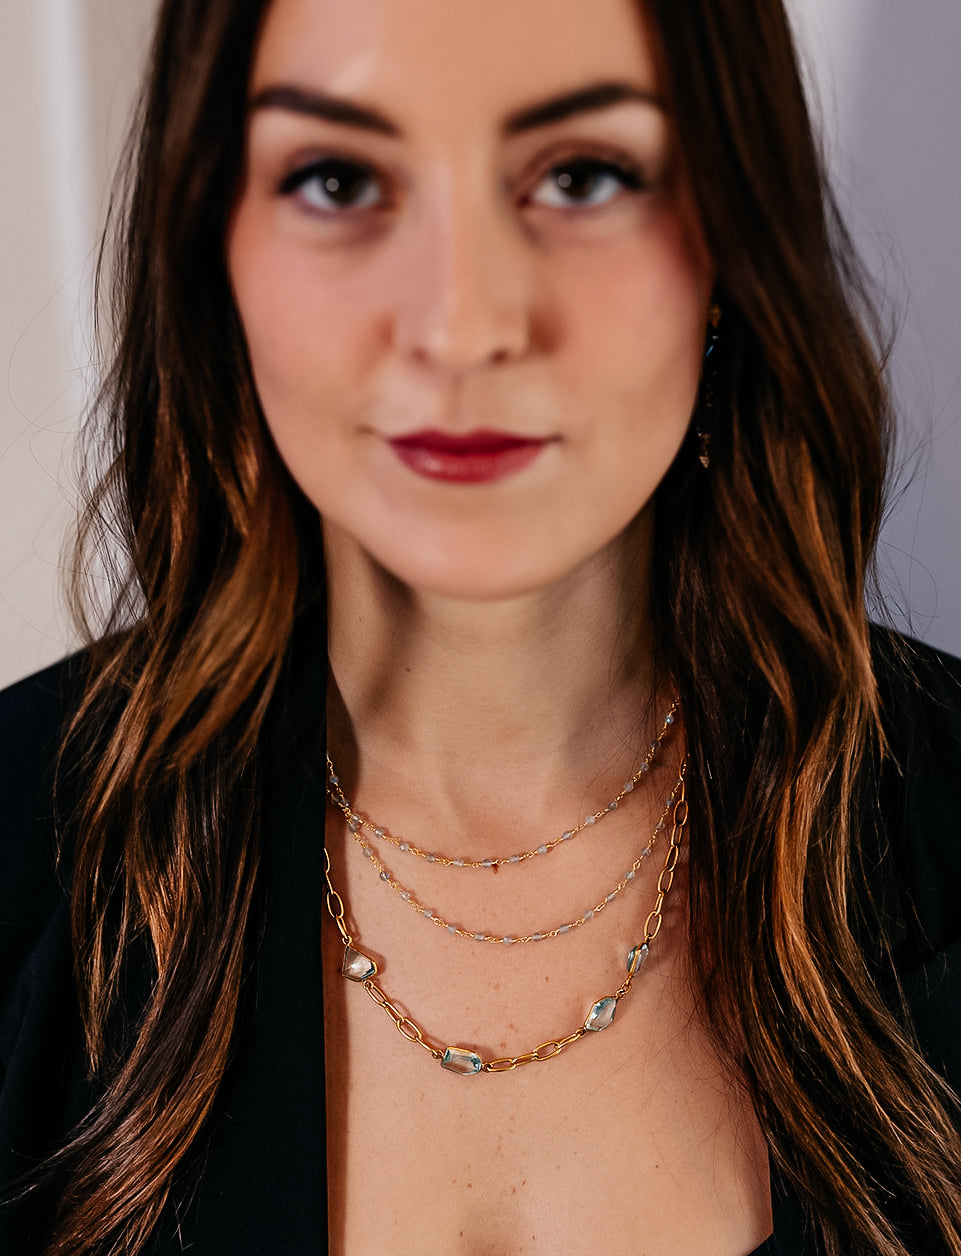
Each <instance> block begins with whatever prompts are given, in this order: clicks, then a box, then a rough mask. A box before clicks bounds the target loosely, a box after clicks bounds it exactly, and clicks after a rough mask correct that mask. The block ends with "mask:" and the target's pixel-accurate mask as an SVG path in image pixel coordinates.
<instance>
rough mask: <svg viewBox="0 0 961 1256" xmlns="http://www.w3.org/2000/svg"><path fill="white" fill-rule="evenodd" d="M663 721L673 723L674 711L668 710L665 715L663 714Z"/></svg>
mask: <svg viewBox="0 0 961 1256" xmlns="http://www.w3.org/2000/svg"><path fill="white" fill-rule="evenodd" d="M664 723H665V724H673V723H674V712H673V711H669V712H668V713H667V715H665V716H664Z"/></svg>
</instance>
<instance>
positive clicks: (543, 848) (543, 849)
mask: <svg viewBox="0 0 961 1256" xmlns="http://www.w3.org/2000/svg"><path fill="white" fill-rule="evenodd" d="M537 853H538V854H539V855H546V854H547V847H546V846H538V848H537Z"/></svg>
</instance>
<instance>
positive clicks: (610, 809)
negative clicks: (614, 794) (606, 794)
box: [607, 798, 617, 811]
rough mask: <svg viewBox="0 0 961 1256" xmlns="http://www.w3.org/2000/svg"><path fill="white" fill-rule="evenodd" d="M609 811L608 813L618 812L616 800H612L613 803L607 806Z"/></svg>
mask: <svg viewBox="0 0 961 1256" xmlns="http://www.w3.org/2000/svg"><path fill="white" fill-rule="evenodd" d="M607 809H608V811H616V810H617V799H616V798H614V799H612V800H611V801H610V802H609V803H608V804H607Z"/></svg>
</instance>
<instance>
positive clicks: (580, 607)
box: [325, 527, 669, 808]
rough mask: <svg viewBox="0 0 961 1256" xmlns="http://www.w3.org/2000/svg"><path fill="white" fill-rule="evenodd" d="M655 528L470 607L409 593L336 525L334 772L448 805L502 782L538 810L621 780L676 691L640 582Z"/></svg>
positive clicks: (332, 582)
mask: <svg viewBox="0 0 961 1256" xmlns="http://www.w3.org/2000/svg"><path fill="white" fill-rule="evenodd" d="M647 539H648V536H647V533H646V532H645V533H644V535H643V536H640V537H638V536H637V535H636V534H635V535H633V536H632V537H631V538H630V545H628V541H627V539H625V540H624V541H622V542H621V543H619V544H617V545H616V546H615V547H612V548H611V549H609V550H607V551H605V552H604V553H603V554H602V555H599V556H597V557H596V558H594V559H592V560H590V561H588V562H587V563H585V564H583V565H582V566H581V567H580V568H578V569H577V570H576V571H574V572H571V573H569V574H568V575H567V576H566V577H565V578H564V580H563V581H561V582H559V583H558V584H555V585H552V586H550V587H548V588H545V589H539V590H537V591H536V592H532V593H525V594H523V595H518V596H515V597H512V598H509V599H504V600H500V601H485V602H469V601H464V600H458V599H453V598H448V597H444V596H442V595H440V594H434V593H424V592H419V591H414V590H411V589H410V588H408V587H406V586H404V585H402V584H400V583H399V582H398V581H396V580H395V579H393V578H392V577H391V576H390V575H389V574H388V573H386V572H385V571H384V570H383V569H382V568H380V567H379V566H378V565H377V564H376V563H375V562H374V561H373V560H372V559H371V558H370V557H369V555H367V554H366V553H364V551H362V550H361V549H360V548H359V547H358V546H357V545H356V544H355V543H354V542H353V541H352V539H351V538H349V537H348V536H346V535H345V534H343V533H341V532H339V531H337V530H335V529H332V528H330V527H327V528H326V529H325V548H326V552H327V579H328V588H329V598H330V611H329V649H330V665H331V672H332V677H333V685H332V687H331V688H332V704H331V710H330V712H329V739H330V745H331V750H332V753H333V756H334V759H335V762H337V763H338V767H339V768H340V767H341V766H342V765H345V770H346V771H347V772H348V774H349V775H355V773H356V778H357V779H358V780H359V781H360V782H361V783H362V784H363V782H364V780H365V779H367V778H369V777H373V776H374V775H375V774H376V776H377V777H378V779H380V780H383V779H385V778H391V779H394V780H396V778H397V777H398V776H402V777H403V778H406V780H407V781H417V782H418V783H419V786H420V787H421V788H425V789H428V790H430V792H431V793H432V794H433V795H435V796H440V797H447V798H448V799H450V802H451V805H452V808H453V807H456V806H457V805H458V804H460V805H463V804H465V803H468V802H469V800H470V799H471V798H472V797H473V798H475V799H476V798H483V797H485V796H486V795H489V794H490V791H491V782H492V781H496V782H497V791H498V793H499V794H500V795H501V796H503V797H504V798H514V797H520V796H523V797H525V798H526V799H527V800H528V801H529V802H530V801H531V800H533V801H534V805H535V807H536V806H537V800H538V798H545V799H546V798H547V797H549V796H551V797H553V798H555V800H556V798H557V791H558V790H567V791H568V792H569V791H570V790H571V788H572V787H574V788H580V789H582V788H583V786H584V783H585V781H586V780H588V779H591V778H592V777H594V776H596V775H598V774H601V773H606V772H613V773H614V774H615V775H619V776H621V777H622V778H623V777H624V774H625V772H626V771H627V772H628V773H629V769H630V768H631V766H632V764H633V763H635V762H636V761H638V759H639V758H640V757H642V756H643V750H644V749H645V748H646V743H647V742H648V741H649V740H650V736H651V734H652V732H653V731H654V729H655V727H656V726H657V724H658V719H659V715H663V710H661V709H660V708H661V707H663V708H664V709H665V710H666V706H667V704H668V702H669V697H668V695H667V694H666V692H664V691H662V692H657V689H656V686H655V684H654V682H653V678H652V676H651V667H650V649H649V646H648V622H647V614H646V601H645V599H644V597H643V595H641V594H637V593H635V592H634V591H635V590H646V588H647V579H646V576H647V572H648V569H649V546H648V544H647ZM628 589H629V590H631V593H630V604H628V598H627V596H626V595H625V590H628ZM626 625H630V629H627V628H626ZM655 708H656V709H655ZM352 765H356V766H355V768H354V770H353V771H352V770H351V766H352Z"/></svg>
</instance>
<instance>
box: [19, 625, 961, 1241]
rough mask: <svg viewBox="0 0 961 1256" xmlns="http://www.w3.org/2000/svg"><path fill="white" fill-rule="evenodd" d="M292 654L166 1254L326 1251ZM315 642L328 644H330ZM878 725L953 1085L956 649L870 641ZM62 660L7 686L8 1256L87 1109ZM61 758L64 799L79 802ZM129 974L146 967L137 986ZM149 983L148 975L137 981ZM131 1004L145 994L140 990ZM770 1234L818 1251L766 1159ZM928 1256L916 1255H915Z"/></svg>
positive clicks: (958, 938)
mask: <svg viewBox="0 0 961 1256" xmlns="http://www.w3.org/2000/svg"><path fill="white" fill-rule="evenodd" d="M309 635H310V640H309V642H308V648H300V649H298V650H295V652H294V655H295V656H294V659H293V662H292V663H291V665H290V667H289V668H288V670H287V673H286V674H285V679H284V682H283V687H282V691H281V694H280V697H279V699H278V701H277V702H276V704H275V708H274V712H273V716H272V719H271V722H270V736H269V739H268V743H269V750H268V759H267V766H266V776H265V798H264V847H265V867H264V877H263V895H264V897H263V913H262V914H263V929H262V934H261V937H260V941H259V945H258V946H257V948H256V953H255V955H254V958H253V961H252V972H251V979H250V982H249V986H248V989H249V994H248V998H247V1002H246V1004H245V1006H244V1009H243V1012H242V1016H241V1020H240V1026H239V1030H238V1035H237V1039H238V1040H237V1046H236V1050H235V1055H234V1060H233V1063H232V1066H231V1068H230V1070H229V1072H228V1075H227V1077H226V1080H225V1083H224V1086H223V1088H222V1092H221V1095H220V1099H219V1102H218V1107H217V1111H216V1113H215V1114H214V1118H213V1120H212V1121H211V1123H210V1127H209V1132H208V1133H207V1135H206V1136H205V1138H204V1140H203V1141H202V1144H201V1145H200V1146H199V1147H198V1148H197V1149H196V1150H195V1152H194V1154H193V1155H192V1156H191V1157H190V1158H189V1160H188V1162H187V1163H186V1164H185V1165H184V1167H183V1171H182V1173H181V1175H180V1177H179V1179H178V1181H177V1183H176V1187H175V1190H174V1191H173V1196H172V1202H171V1204H170V1206H169V1207H168V1209H167V1211H166V1213H165V1215H164V1218H163V1222H162V1224H161V1226H160V1228H159V1231H158V1233H157V1236H156V1238H155V1240H154V1243H153V1246H152V1249H151V1250H152V1252H154V1253H155V1254H157V1256H160V1254H161V1253H162V1254H163V1256H172V1254H173V1253H178V1252H181V1251H192V1252H197V1253H202V1254H203V1256H281V1254H282V1256H308V1254H313V1253H324V1252H326V1250H327V1239H326V1234H327V1220H326V1194H325V1192H326V1150H325V1142H324V1138H325V1118H324V1056H323V1050H324V1047H323V983H322V974H321V954H320V946H319V942H318V938H319V932H320V920H321V913H322V910H323V895H322V884H323V872H322V832H321V825H322V822H323V815H324V786H323V779H322V777H321V775H320V774H319V772H318V769H319V768H320V766H321V764H322V758H321V753H320V751H321V747H322V745H323V711H324V683H325V672H326V661H325V659H324V658H323V651H322V650H320V651H318V650H317V649H316V648H315V645H316V641H317V635H316V633H313V632H312V633H311V634H309ZM321 639H322V638H321ZM877 647H878V669H879V677H880V679H881V682H882V692H883V693H884V695H885V709H886V718H887V723H888V726H889V729H890V734H891V738H892V742H893V744H894V748H895V750H896V752H897V753H898V756H899V757H900V759H901V761H902V763H903V766H904V772H903V774H902V775H900V776H899V775H897V774H894V773H892V774H890V776H891V779H889V781H888V782H887V785H886V787H885V793H884V796H883V797H884V807H885V814H886V819H887V827H888V833H887V837H888V842H889V849H888V850H887V851H885V852H883V853H884V858H883V859H881V860H880V861H875V862H878V866H879V867H880V868H881V869H882V870H883V875H884V877H885V878H886V880H887V881H888V882H893V884H890V885H888V886H887V890H886V892H888V893H890V895H891V901H892V903H898V904H901V908H902V915H903V906H904V904H905V903H906V904H907V906H908V909H909V911H908V915H909V917H910V915H911V914H912V913H916V915H917V918H918V923H919V925H920V929H916V928H911V927H910V919H909V923H908V925H906V926H904V927H903V928H902V930H901V933H900V935H899V942H898V947H899V949H898V955H899V962H900V968H901V976H902V979H903V981H904V983H905V986H906V988H907V991H908V994H909V998H910V1001H911V1007H912V1012H913V1015H914V1018H915V1022H916V1025H917V1028H918V1032H919V1035H920V1038H921V1042H922V1046H923V1048H924V1050H925V1052H926V1053H927V1055H928V1057H929V1058H930V1060H931V1061H932V1062H933V1064H934V1065H935V1067H937V1068H938V1069H939V1070H940V1071H941V1072H943V1073H944V1075H945V1076H946V1077H947V1078H948V1079H949V1081H950V1082H951V1084H952V1085H953V1086H954V1087H955V1088H956V1089H958V1088H961V908H959V906H958V893H957V887H958V885H959V884H961V662H958V661H956V660H952V659H948V658H946V657H944V656H941V655H938V654H936V653H935V652H934V651H931V650H929V649H927V648H925V647H909V648H910V649H911V651H912V655H913V666H914V670H915V674H916V676H917V682H913V681H906V680H904V679H902V678H901V672H900V665H899V664H896V663H895V662H894V661H892V658H893V655H894V654H895V653H897V652H898V650H899V649H900V648H901V646H900V643H899V642H898V641H897V640H896V639H894V638H892V637H890V636H888V635H885V634H878V637H877ZM82 666H83V664H82V659H79V658H77V659H73V660H68V661H67V662H66V663H62V664H59V665H57V666H55V667H53V668H50V669H48V670H46V671H44V672H41V673H39V674H38V675H36V676H33V677H30V678H28V679H27V680H25V681H22V682H20V683H19V684H17V685H14V686H13V687H12V688H10V689H8V690H6V691H5V692H4V693H2V694H0V816H2V829H0V1183H2V1187H0V1191H2V1201H3V1202H2V1203H0V1253H2V1254H3V1256H40V1253H41V1252H42V1250H43V1245H44V1241H45V1238H46V1237H47V1235H48V1234H49V1227H50V1223H51V1219H52V1216H53V1211H54V1206H55V1205H54V1199H53V1193H55V1184H54V1185H53V1186H52V1187H51V1188H50V1189H48V1190H47V1191H46V1192H44V1191H34V1192H31V1193H29V1194H27V1195H26V1196H21V1197H17V1195H16V1188H15V1183H16V1181H17V1179H18V1178H19V1177H20V1175H22V1174H23V1173H25V1172H26V1171H28V1170H29V1169H30V1168H32V1167H33V1166H35V1165H36V1164H37V1163H38V1161H39V1160H40V1159H42V1158H43V1157H44V1156H45V1155H46V1154H48V1153H49V1152H50V1151H51V1150H52V1149H53V1148H54V1147H56V1145H57V1144H58V1142H59V1141H61V1140H62V1139H63V1137H64V1135H65V1134H66V1132H67V1131H68V1130H69V1129H70V1128H71V1127H72V1126H73V1125H74V1124H75V1123H76V1122H77V1121H78V1120H79V1119H80V1118H81V1116H82V1115H83V1114H84V1113H85V1112H86V1111H88V1110H89V1108H90V1106H91V1105H92V1103H93V1102H94V1101H95V1099H96V1097H97V1090H96V1087H95V1086H93V1085H92V1084H91V1083H89V1082H88V1080H87V1079H86V1078H85V1076H84V1071H83V1065H82V1051H81V1041H80V1033H79V1020H78V1014H77V1007H76V999H75V995H74V991H73V981H72V974H71V961H70V948H69V912H68V899H67V888H66V887H67V883H68V880H69V865H68V864H65V865H64V866H63V867H62V868H61V869H59V870H58V868H57V865H56V854H55V848H56V841H55V831H54V812H53V800H52V779H53V765H54V761H55V757H56V753H57V746H58V742H59V738H60V732H61V727H62V723H63V719H64V713H65V712H66V711H67V710H69V707H70V704H71V701H72V699H73V697H74V696H75V693H76V690H77V687H78V685H79V683H80V681H81V675H82ZM70 797H71V785H70V773H69V771H68V773H67V776H66V779H65V782H64V786H63V790H62V793H61V795H60V797H59V803H60V806H61V807H65V808H69V806H70ZM131 980H132V981H133V983H134V986H136V983H137V980H138V978H137V976H136V973H135V975H134V977H133V978H132V979H131ZM139 980H140V981H141V982H144V981H146V980H147V975H146V974H145V973H144V974H141V976H140V978H139ZM130 997H131V999H132V1000H134V1001H136V1000H138V999H140V1000H142V999H144V998H145V997H146V989H145V988H144V989H140V990H137V989H136V988H133V989H132V990H131V992H130ZM772 1205H773V1211H774V1234H773V1235H772V1236H771V1238H770V1239H768V1240H767V1242H766V1243H764V1244H762V1246H761V1247H759V1248H758V1249H757V1251H756V1253H754V1254H752V1256H816V1252H815V1249H814V1247H813V1246H812V1245H811V1243H810V1240H809V1238H808V1236H807V1235H806V1233H805V1223H804V1218H803V1215H802V1212H801V1210H800V1208H799V1206H798V1204H797V1201H796V1200H795V1199H794V1198H793V1197H792V1196H791V1194H790V1192H789V1191H787V1190H786V1189H785V1187H784V1185H783V1183H782V1182H781V1181H780V1179H779V1178H778V1176H777V1174H776V1173H774V1172H772ZM919 1256H924V1254H923V1253H919Z"/></svg>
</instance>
